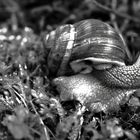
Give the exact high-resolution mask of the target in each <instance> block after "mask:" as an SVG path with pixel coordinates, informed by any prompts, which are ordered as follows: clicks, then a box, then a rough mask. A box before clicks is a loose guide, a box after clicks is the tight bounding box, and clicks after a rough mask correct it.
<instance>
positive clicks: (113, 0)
mask: <svg viewBox="0 0 140 140" xmlns="http://www.w3.org/2000/svg"><path fill="white" fill-rule="evenodd" d="M111 6H112V9H113V11H117V10H116V7H117V0H112V3H111ZM110 17H111V21H112V24H113V26H114V28H115V29H116V31H117V32H118V34H119V35H120V37H121V39H122V41H123V43H124V49H125V51H126V54H127V57H128V58H129V61H132V55H131V53H130V51H129V49H128V47H127V45H126V43H125V40H124V38H123V36H122V33H121V31H120V29H119V27H118V24H117V21H116V14H115V13H113V12H111V14H110Z"/></svg>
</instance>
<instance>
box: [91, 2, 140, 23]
mask: <svg viewBox="0 0 140 140" xmlns="http://www.w3.org/2000/svg"><path fill="white" fill-rule="evenodd" d="M88 1H90V2H92V3H93V4H95V5H96V6H98V7H99V8H101V9H103V10H105V11H107V12H112V13H114V14H115V15H117V16H119V17H123V18H126V19H129V20H131V21H134V22H138V23H140V19H138V18H136V17H132V16H129V15H127V14H123V13H120V12H118V11H116V10H113V9H110V8H109V7H106V6H104V5H102V4H100V3H99V2H97V1H96V0H88Z"/></svg>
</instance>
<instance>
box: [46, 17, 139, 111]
mask: <svg viewBox="0 0 140 140" xmlns="http://www.w3.org/2000/svg"><path fill="white" fill-rule="evenodd" d="M46 42H47V43H48V48H50V49H51V50H50V53H49V56H48V68H49V70H50V73H52V74H56V76H62V77H58V78H55V79H54V80H53V83H54V85H56V86H57V88H58V90H59V91H60V92H61V95H62V96H61V98H62V99H64V98H65V97H64V93H65V94H66V96H68V97H69V95H71V96H73V97H74V96H76V99H78V100H81V101H82V102H83V104H84V103H85V102H86V104H90V105H89V106H90V108H92V109H93V108H94V109H95V110H96V109H97V108H100V109H99V110H107V109H108V108H109V104H111V102H112V104H113V105H114V104H116V105H117V104H119V103H120V102H121V101H122V99H123V98H124V97H125V96H127V97H128V95H130V94H132V93H133V92H134V91H135V89H136V88H139V87H140V57H139V58H138V60H137V62H136V63H135V64H133V65H131V66H127V65H126V64H125V58H126V52H125V43H124V41H123V39H122V38H121V36H120V35H119V34H118V33H117V32H116V31H115V30H114V29H113V28H112V27H111V26H110V25H108V24H107V23H104V22H102V21H99V20H95V19H89V20H83V21H80V22H77V23H75V24H74V25H69V24H67V25H64V26H60V27H58V28H57V29H56V30H55V31H54V32H52V33H50V35H48V36H47V40H46ZM70 66H71V68H72V70H73V71H74V72H75V74H77V73H79V72H82V70H83V69H84V68H86V70H84V71H83V72H84V73H90V74H78V75H73V76H70V77H66V76H63V75H67V74H66V72H67V70H68V69H69V68H70ZM60 83H61V84H60ZM81 88H83V89H85V90H84V91H82V92H81ZM93 98H94V101H93ZM96 99H97V100H98V101H97V100H96ZM64 100H65V99H64ZM91 100H92V101H93V103H92V101H91ZM95 102H98V103H99V104H100V105H99V104H98V105H97V106H95ZM91 104H92V105H91ZM113 105H112V106H113ZM91 106H92V107H91ZM93 106H94V107H93ZM99 106H100V107H99ZM103 108H104V109H103Z"/></svg>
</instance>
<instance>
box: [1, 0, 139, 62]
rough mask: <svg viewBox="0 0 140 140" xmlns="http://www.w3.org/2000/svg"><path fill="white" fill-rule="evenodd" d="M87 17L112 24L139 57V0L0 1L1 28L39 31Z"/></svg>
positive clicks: (47, 30)
mask: <svg viewBox="0 0 140 140" xmlns="http://www.w3.org/2000/svg"><path fill="white" fill-rule="evenodd" d="M88 18H95V19H100V20H103V21H105V22H108V23H109V24H111V25H112V26H113V27H114V28H116V30H118V31H119V32H120V33H122V35H123V36H124V38H125V40H126V42H127V44H128V46H129V49H130V51H131V53H132V58H133V56H137V51H138V50H139V49H140V48H139V43H140V38H139V36H140V1H139V0H105V1H103V0H22V1H21V0H0V27H1V28H2V27H3V26H6V27H8V28H10V29H11V30H14V31H17V30H18V29H19V28H23V27H25V26H28V27H31V28H32V29H33V30H34V31H35V32H36V33H38V34H39V33H41V32H42V31H43V32H44V31H45V32H50V31H51V30H54V29H55V28H56V27H57V26H58V25H62V24H68V23H71V24H72V23H75V22H77V21H80V20H83V19H88ZM134 59H135V58H134Z"/></svg>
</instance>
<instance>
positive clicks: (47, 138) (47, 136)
mask: <svg viewBox="0 0 140 140" xmlns="http://www.w3.org/2000/svg"><path fill="white" fill-rule="evenodd" d="M30 103H31V106H32V108H33V110H34V111H35V113H36V115H37V116H38V117H39V120H40V123H41V124H42V126H43V129H44V133H45V137H46V140H50V137H49V134H48V131H47V129H46V127H45V124H44V122H43V120H42V119H41V118H40V115H39V114H38V112H37V111H36V109H35V107H34V104H33V103H32V101H30Z"/></svg>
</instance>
